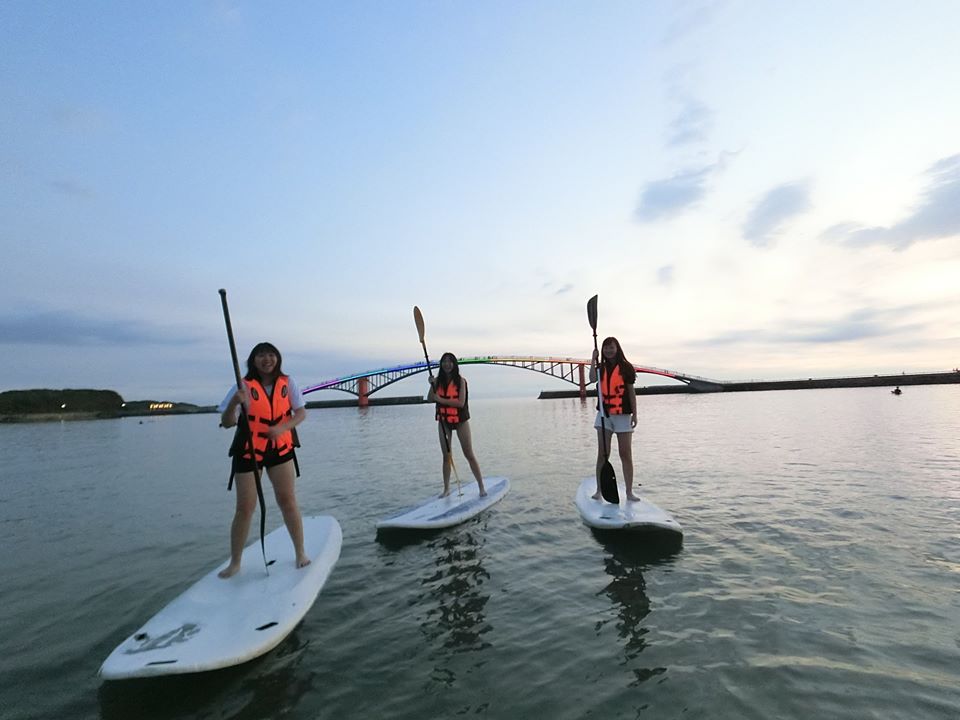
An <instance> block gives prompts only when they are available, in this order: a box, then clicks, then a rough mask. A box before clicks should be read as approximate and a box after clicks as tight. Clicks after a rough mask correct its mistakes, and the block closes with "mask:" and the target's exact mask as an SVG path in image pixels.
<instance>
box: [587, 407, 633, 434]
mask: <svg viewBox="0 0 960 720" xmlns="http://www.w3.org/2000/svg"><path fill="white" fill-rule="evenodd" d="M631 418H632V416H631V415H608V416H607V417H603V415H601V414H600V413H599V412H598V413H597V419H596V420H594V422H593V426H594V427H595V428H596V429H597V430H599V429H600V422H601V421H603V425H604V427H606V428H607V430H611V431H613V432H615V433H630V432H633V425H632V424H631Z"/></svg>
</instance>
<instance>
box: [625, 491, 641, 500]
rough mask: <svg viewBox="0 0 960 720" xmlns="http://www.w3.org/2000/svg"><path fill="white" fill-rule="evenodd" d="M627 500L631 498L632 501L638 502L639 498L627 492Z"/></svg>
mask: <svg viewBox="0 0 960 720" xmlns="http://www.w3.org/2000/svg"><path fill="white" fill-rule="evenodd" d="M627 500H632V501H633V502H640V498H638V497H637V496H636V495H634V494H633V493H627Z"/></svg>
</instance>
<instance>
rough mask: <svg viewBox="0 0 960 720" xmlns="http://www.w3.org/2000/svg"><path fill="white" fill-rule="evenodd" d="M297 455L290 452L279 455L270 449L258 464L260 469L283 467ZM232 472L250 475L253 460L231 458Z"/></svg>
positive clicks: (238, 457)
mask: <svg viewBox="0 0 960 720" xmlns="http://www.w3.org/2000/svg"><path fill="white" fill-rule="evenodd" d="M296 459H297V454H296V451H294V450H291V451H290V452H287V453H284V454H283V455H280V454H279V453H278V452H277V449H276V448H270V449H269V450H267V454H266V455H264V456H263V462H262V463H260V468H261V469H265V468H271V467H276V466H277V465H283V464H284V463H285V462H290V461H291V460H296ZM233 472H234V474H236V473H252V472H253V460H250V459H249V458H245V457H240V456H239V455H235V456H234V458H233Z"/></svg>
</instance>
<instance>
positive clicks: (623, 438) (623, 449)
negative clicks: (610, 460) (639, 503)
mask: <svg viewBox="0 0 960 720" xmlns="http://www.w3.org/2000/svg"><path fill="white" fill-rule="evenodd" d="M632 443H633V433H628V432H624V433H617V449H618V450H619V451H620V462H621V463H622V464H623V484H624V485H626V486H627V500H639V499H640V498H639V497H637V496H636V495H634V494H633V444H632Z"/></svg>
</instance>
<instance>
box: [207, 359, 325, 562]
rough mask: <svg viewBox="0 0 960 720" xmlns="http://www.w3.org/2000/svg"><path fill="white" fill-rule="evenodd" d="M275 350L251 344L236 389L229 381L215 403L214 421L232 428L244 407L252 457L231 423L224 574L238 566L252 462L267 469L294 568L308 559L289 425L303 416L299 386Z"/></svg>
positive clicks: (249, 508) (250, 503) (253, 495)
mask: <svg viewBox="0 0 960 720" xmlns="http://www.w3.org/2000/svg"><path fill="white" fill-rule="evenodd" d="M282 363H283V358H282V356H281V355H280V351H279V350H277V348H276V347H275V346H274V345H272V344H271V343H268V342H262V343H259V344H258V345H256V346H254V348H253V350H251V351H250V356H249V357H248V358H247V374H246V376H244V378H243V387H242V388H240V390H239V392H238V390H237V387H236V386H234V387H232V388H231V389H230V391H229V392H228V393H227V396H226V397H225V398H224V399H223V402H221V403H220V406H219V407H218V410H220V424H221V425H222V426H223V427H225V428H230V427H234V426H235V425H237V423H238V421H239V419H240V409H241V405H242V406H243V407H244V408H246V415H247V418H248V421H249V426H250V430H251V432H252V434H253V438H254V440H253V443H254V453H255V457H251V453H250V443H249V439H248V438H247V435H246V433H245V432H243V430H244V428H243V424H242V423H241V426H240V427H238V428H237V432H236V434H235V435H234V438H233V444H232V445H231V446H230V456H231V457H232V458H233V467H232V475H231V477H232V478H233V479H234V480H235V481H236V484H237V509H236V512H235V513H234V516H233V524H232V525H231V527H230V564H229V565H228V566H227V567H226V568H224V569H223V570H221V571H220V573H219V574H220V577H222V578H228V577H231V576H232V575H235V574H236V573H237V571H238V570H240V558H241V557H242V555H243V546H244V545H245V544H246V542H247V533H248V532H249V531H250V520H251V518H252V517H253V511H254V509H255V508H256V506H257V487H256V480H255V479H254V463H257V464H258V465H259V467H260V468H262V469H264V470H266V471H267V477H269V478H270V482H271V484H272V485H273V493H274V496H275V497H276V499H277V505H279V506H280V512H281V513H283V522H284V524H285V525H286V526H287V532H289V533H290V539H291V540H292V541H293V548H294V551H295V553H296V556H297V567H304V566H306V565H309V564H310V558H309V557H307V554H306V552H305V551H304V548H303V519H302V518H301V516H300V508H299V506H298V505H297V496H296V494H295V492H294V481H295V480H296V478H297V477H298V476H299V475H300V471H299V468H298V467H297V459H296V454H295V451H294V448H295V447H299V445H300V443H299V442H298V441H297V435H296V431H295V430H294V428H295V427H296V426H297V425H299V424H300V423H301V422H303V420H304V419H305V418H306V417H307V411H306V407H305V404H304V401H303V395H302V394H301V393H300V388H299V387H297V384H296V383H295V382H294V381H293V379H292V378H290V377H289V376H288V375H285V374H284V373H283V371H282V370H281V365H282Z"/></svg>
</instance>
